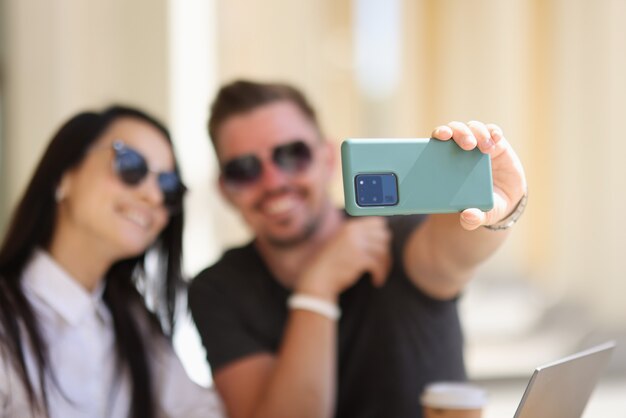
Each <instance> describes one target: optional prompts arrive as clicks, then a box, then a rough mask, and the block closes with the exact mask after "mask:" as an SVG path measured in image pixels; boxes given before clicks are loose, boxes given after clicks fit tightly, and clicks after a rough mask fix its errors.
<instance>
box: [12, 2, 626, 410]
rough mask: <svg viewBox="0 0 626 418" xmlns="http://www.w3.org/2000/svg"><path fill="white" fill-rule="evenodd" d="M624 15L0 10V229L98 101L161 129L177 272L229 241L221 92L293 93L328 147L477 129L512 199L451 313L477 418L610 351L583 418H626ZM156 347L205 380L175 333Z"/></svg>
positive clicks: (457, 10)
mask: <svg viewBox="0 0 626 418" xmlns="http://www.w3.org/2000/svg"><path fill="white" fill-rule="evenodd" d="M625 21H626V1H624V0H594V1H590V0H471V1H461V0H352V1H350V0H316V1H305V0H264V1H262V2H261V1H249V0H228V1H227V0H169V1H168V0H90V1H84V0H47V1H36V0H0V25H1V28H0V29H1V30H0V129H1V131H0V132H1V133H0V164H1V165H0V173H1V174H0V176H1V177H0V196H1V202H0V232H2V233H3V232H4V230H5V228H6V223H7V221H8V216H9V214H10V212H11V210H12V206H13V205H14V203H15V201H16V199H17V198H18V197H19V195H20V193H21V191H22V189H23V187H24V186H25V183H26V181H27V179H28V178H29V176H30V174H31V172H32V170H33V168H34V165H35V164H36V162H37V161H38V159H39V157H40V155H41V152H42V151H43V147H44V146H45V145H46V144H47V142H48V141H49V139H50V138H51V136H52V134H53V132H54V131H55V130H56V129H57V128H58V127H59V126H60V124H61V122H62V121H64V120H65V119H66V118H68V117H69V116H70V115H72V114H74V113H75V112H77V111H79V110H83V109H85V108H92V109H94V108H96V109H98V108H102V107H104V106H105V105H107V104H108V103H111V102H121V103H127V104H132V105H137V106H141V107H143V108H145V109H146V110H148V111H150V112H152V113H154V114H156V115H158V116H159V117H161V118H162V119H163V120H164V121H165V122H167V124H168V125H169V126H170V127H171V128H172V132H173V134H174V138H175V146H176V151H177V153H178V156H179V158H180V159H181V161H182V169H183V176H184V178H185V181H186V183H187V185H188V186H189V188H190V189H191V192H190V193H189V196H188V198H187V205H188V212H187V227H186V228H187V229H186V233H185V234H186V235H185V245H186V255H185V256H186V259H185V269H186V272H187V274H188V275H189V276H190V277H191V276H193V275H194V274H195V273H197V272H198V271H199V270H200V269H201V268H203V267H204V266H206V265H208V264H210V263H212V262H213V261H215V260H216V259H217V257H218V256H219V255H220V253H221V251H222V250H223V249H224V248H226V247H228V246H231V245H234V244H239V243H242V242H245V241H246V240H247V239H248V238H249V235H248V232H247V231H246V230H245V228H244V227H243V226H242V224H241V222H240V220H239V219H238V217H237V216H236V215H234V214H233V213H232V212H231V211H230V209H229V208H228V207H227V206H226V204H225V203H224V202H222V200H221V199H220V197H219V195H218V193H217V189H216V185H215V183H216V164H215V160H214V155H213V151H212V149H211V148H210V146H209V140H208V137H207V133H206V129H205V126H206V120H207V116H208V105H209V102H210V100H211V99H212V97H213V95H214V93H215V92H216V89H217V88H218V86H219V85H220V84H221V83H223V82H227V81H231V80H233V79H235V78H241V77H246V78H254V79H259V80H266V81H270V80H280V81H287V82H291V83H294V84H295V85H297V86H299V87H301V88H302V89H303V90H304V91H305V92H306V93H307V94H308V95H309V97H310V98H311V99H312V102H313V103H314V105H315V106H316V107H317V108H318V111H319V116H320V119H321V122H322V125H323V128H324V130H325V132H326V133H327V135H328V136H329V138H330V139H331V140H333V141H336V142H337V147H338V146H339V143H340V141H341V140H342V139H344V138H348V137H424V136H428V135H429V134H430V132H431V131H432V129H433V128H434V127H435V126H436V125H439V124H442V123H446V122H448V121H451V120H460V121H468V120H472V119H475V120H481V121H484V122H494V123H497V124H499V125H500V126H501V127H502V128H503V130H504V132H505V134H506V136H507V138H508V140H509V141H510V142H511V143H512V144H513V146H514V147H515V149H516V150H517V152H518V153H519V154H520V156H521V158H522V161H523V162H524V165H525V169H526V173H527V177H528V182H529V191H530V197H529V206H528V207H527V212H526V213H525V214H524V216H523V218H522V219H521V220H520V222H519V224H518V225H516V227H515V230H514V232H513V233H512V235H511V237H510V239H509V241H508V242H507V243H506V245H505V246H504V247H503V248H502V249H501V250H500V251H499V252H498V254H496V256H495V257H493V258H492V260H490V261H489V262H488V263H487V264H486V265H484V266H483V267H482V268H481V269H480V271H479V272H478V275H477V277H476V279H475V280H474V281H473V283H472V284H471V286H470V287H469V288H468V290H467V292H466V293H465V295H464V296H463V297H462V299H461V309H462V314H463V322H464V326H465V330H466V340H467V352H466V355H467V363H468V369H469V374H470V377H471V378H472V379H474V380H477V381H479V382H482V383H483V384H484V385H485V386H487V387H488V388H489V390H490V392H491V400H492V404H491V406H490V409H489V410H488V415H487V416H488V417H490V416H493V417H501V416H507V415H509V416H512V415H513V411H514V410H515V407H516V405H517V403H518V401H519V399H520V398H521V395H522V392H523V388H524V386H525V384H526V382H527V380H528V378H529V377H530V374H531V373H532V370H533V369H534V368H535V367H536V366H538V365H539V364H541V363H546V362H549V361H552V360H555V359H556V358H558V357H561V356H564V355H567V354H571V353H573V352H575V351H577V350H579V349H582V348H586V347H589V346H590V345H592V344H594V343H596V342H601V341H605V340H607V339H613V340H616V341H617V342H618V343H621V345H620V346H619V347H618V349H617V351H616V352H615V354H614V357H613V360H612V362H611V364H610V366H609V370H608V371H607V372H606V373H605V374H604V378H603V381H602V382H601V384H600V386H599V387H598V388H597V390H596V392H595V394H594V397H593V399H592V402H591V404H590V405H589V408H588V410H587V413H586V414H585V417H587V416H589V417H591V416H602V417H605V416H622V417H626V396H624V394H626V307H625V305H626V304H625V303H624V298H625V295H626V268H625V264H624V252H625V250H626V244H624V240H625V238H626V226H625V225H626V222H625V215H626V164H625V163H624V162H623V160H624V158H626V140H625V138H624V135H625V132H626V129H625V128H624V123H625V122H626V25H624V23H623V22H625ZM340 182H341V178H340V174H339V171H337V176H336V182H335V186H334V189H333V196H334V198H335V199H336V202H337V204H338V205H342V204H343V198H342V190H341V184H340ZM182 317H183V319H184V315H182ZM175 344H176V348H177V350H178V351H179V353H180V354H181V356H182V358H183V361H184V363H185V365H186V367H187V369H188V371H189V373H190V375H191V376H192V377H193V378H194V379H195V380H196V381H198V382H200V383H203V384H210V377H209V372H208V369H207V368H206V367H205V365H204V353H203V350H202V348H201V346H200V344H199V342H198V338H197V336H196V335H195V333H194V331H193V327H191V326H190V325H189V322H188V321H184V320H183V321H181V325H180V328H179V330H178V333H177V335H176V339H175ZM620 414H621V415H620Z"/></svg>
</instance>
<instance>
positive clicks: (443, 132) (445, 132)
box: [432, 125, 452, 141]
mask: <svg viewBox="0 0 626 418" xmlns="http://www.w3.org/2000/svg"><path fill="white" fill-rule="evenodd" d="M432 137H433V138H435V139H440V140H442V141H447V140H448V139H451V138H452V128H450V127H449V126H446V125H441V126H438V127H436V128H435V130H434V131H433V133H432Z"/></svg>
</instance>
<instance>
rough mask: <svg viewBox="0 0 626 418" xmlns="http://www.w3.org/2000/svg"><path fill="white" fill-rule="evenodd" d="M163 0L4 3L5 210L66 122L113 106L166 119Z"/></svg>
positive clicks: (11, 203)
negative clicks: (85, 111) (123, 105)
mask: <svg viewBox="0 0 626 418" xmlns="http://www.w3.org/2000/svg"><path fill="white" fill-rule="evenodd" d="M166 11H167V9H166V2H165V1H162V0H157V1H153V0H133V1H125V0H110V1H83V0H51V1H43V2H39V1H31V0H27V1H21V0H6V1H5V2H4V5H3V13H2V17H1V25H2V31H3V38H4V42H5V50H4V52H5V59H4V68H3V69H2V74H3V84H4V91H3V95H4V97H3V99H4V102H5V108H4V115H3V116H4V121H5V123H4V132H3V145H4V153H3V155H2V157H3V158H2V179H3V183H4V189H3V196H2V206H3V207H5V208H6V207H9V206H12V205H13V204H14V202H15V200H16V199H17V197H18V195H19V194H20V193H21V191H22V189H23V188H24V187H25V183H26V181H27V179H28V177H29V176H30V174H31V172H32V170H33V167H34V165H35V163H36V162H37V161H38V159H39V157H40V154H41V152H42V149H43V147H44V145H45V144H47V142H48V141H49V140H50V138H51V137H52V134H53V132H54V130H56V129H57V128H58V127H59V126H60V124H61V123H62V121H63V120H65V119H67V118H68V117H69V116H70V115H72V114H73V113H75V112H77V111H79V110H83V109H85V108H89V109H93V108H94V107H96V108H97V107H103V106H105V105H107V104H108V103H110V102H112V101H115V102H121V103H126V104H131V105H138V106H141V107H143V108H145V109H147V110H149V111H150V112H152V113H154V114H155V115H156V116H158V117H160V118H164V119H166V117H167V116H168V110H169V109H168V105H169V103H168V92H169V85H168V81H169V74H168V60H169V56H168V28H167V14H166Z"/></svg>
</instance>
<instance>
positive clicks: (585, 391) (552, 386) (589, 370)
mask: <svg viewBox="0 0 626 418" xmlns="http://www.w3.org/2000/svg"><path fill="white" fill-rule="evenodd" d="M614 348H615V343H614V342H607V343H604V344H601V345H597V346H595V347H592V348H590V349H588V350H585V351H581V352H579V353H576V354H573V355H571V356H568V357H565V358H562V359H560V360H557V361H555V362H553V363H549V364H546V365H544V366H540V367H538V368H536V369H535V372H534V373H533V375H532V377H531V378H530V381H529V382H528V386H527V387H526V391H525V392H524V396H523V397H522V400H521V402H520V404H519V406H518V408H517V412H516V413H515V417H514V418H574V417H580V416H581V415H582V414H583V412H584V410H585V406H586V405H587V402H588V401H589V397H590V396H591V393H592V392H593V389H594V387H595V385H596V383H597V382H598V378H599V377H600V374H601V373H602V371H603V370H604V368H605V367H606V365H607V363H608V362H609V359H610V357H611V353H612V351H613V349H614Z"/></svg>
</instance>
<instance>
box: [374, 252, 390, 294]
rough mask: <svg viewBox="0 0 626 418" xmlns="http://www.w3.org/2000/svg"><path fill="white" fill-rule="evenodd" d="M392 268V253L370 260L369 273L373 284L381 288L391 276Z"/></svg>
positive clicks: (378, 255) (376, 256) (379, 255)
mask: <svg viewBox="0 0 626 418" xmlns="http://www.w3.org/2000/svg"><path fill="white" fill-rule="evenodd" d="M390 266H391V256H390V252H389V251H386V252H384V253H382V254H377V255H375V256H374V255H373V256H372V257H371V258H370V265H369V271H370V274H371V276H372V284H373V285H374V286H376V287H381V286H383V285H384V284H385V282H386V281H387V277H388V276H389V268H390Z"/></svg>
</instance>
